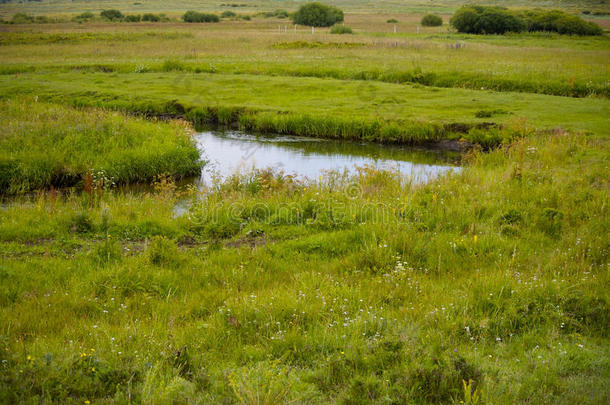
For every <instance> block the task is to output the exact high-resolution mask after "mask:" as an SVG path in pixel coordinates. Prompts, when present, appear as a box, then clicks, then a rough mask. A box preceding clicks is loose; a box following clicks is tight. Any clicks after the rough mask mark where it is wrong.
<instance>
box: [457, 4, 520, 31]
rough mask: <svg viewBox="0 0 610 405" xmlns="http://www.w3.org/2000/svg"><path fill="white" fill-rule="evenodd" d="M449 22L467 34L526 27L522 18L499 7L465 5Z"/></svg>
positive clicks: (515, 29)
mask: <svg viewBox="0 0 610 405" xmlns="http://www.w3.org/2000/svg"><path fill="white" fill-rule="evenodd" d="M450 23H451V25H452V26H453V27H455V29H457V30H458V31H459V32H465V33H468V34H504V33H506V32H521V31H524V30H525V28H526V25H525V22H524V21H523V19H522V18H520V17H518V16H517V15H515V14H514V13H512V12H510V11H508V10H506V9H503V8H500V7H483V6H467V7H462V8H461V9H459V10H458V11H457V12H456V13H455V14H454V15H453V17H451V20H450Z"/></svg>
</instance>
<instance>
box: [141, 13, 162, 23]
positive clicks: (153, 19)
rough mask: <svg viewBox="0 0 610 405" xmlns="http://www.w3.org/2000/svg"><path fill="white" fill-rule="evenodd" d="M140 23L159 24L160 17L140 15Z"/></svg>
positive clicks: (149, 14) (150, 14)
mask: <svg viewBox="0 0 610 405" xmlns="http://www.w3.org/2000/svg"><path fill="white" fill-rule="evenodd" d="M142 21H150V22H159V21H161V17H159V16H158V15H156V14H152V13H146V14H144V15H142Z"/></svg>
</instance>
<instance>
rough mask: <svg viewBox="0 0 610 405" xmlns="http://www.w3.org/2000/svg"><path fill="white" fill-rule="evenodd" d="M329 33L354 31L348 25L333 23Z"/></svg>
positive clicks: (351, 32) (350, 32)
mask: <svg viewBox="0 0 610 405" xmlns="http://www.w3.org/2000/svg"><path fill="white" fill-rule="evenodd" d="M330 33H331V34H353V33H354V32H353V31H352V29H351V28H350V27H346V26H345V25H333V26H332V28H331V29H330Z"/></svg>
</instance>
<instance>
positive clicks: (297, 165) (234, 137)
mask: <svg viewBox="0 0 610 405" xmlns="http://www.w3.org/2000/svg"><path fill="white" fill-rule="evenodd" d="M195 139H196V141H197V146H198V148H199V149H200V151H201V154H202V157H203V158H204V159H205V160H206V161H207V164H206V165H205V167H204V168H203V170H202V173H201V179H200V180H199V182H200V183H203V184H209V183H210V182H211V181H212V179H213V178H215V177H220V178H226V177H227V176H229V175H231V174H234V173H239V172H242V173H243V172H246V171H249V170H251V169H253V168H255V169H266V168H273V169H275V170H278V171H279V170H281V171H283V172H284V174H290V175H295V176H296V177H298V178H301V179H305V178H308V179H313V180H315V179H317V178H318V177H319V176H321V175H323V174H324V173H325V172H327V171H330V170H336V171H340V172H343V171H347V172H348V173H355V172H356V170H357V169H356V168H357V167H364V166H367V165H370V166H374V167H376V168H379V169H394V170H398V171H400V173H402V174H404V175H405V176H406V177H407V178H409V179H411V181H413V182H414V183H426V182H428V181H430V180H431V179H434V178H435V177H437V176H439V175H441V174H444V173H447V172H449V171H454V172H457V171H459V170H460V168H459V167H458V166H456V164H455V162H456V161H457V159H458V157H459V155H458V154H456V153H449V152H446V151H440V150H429V149H416V148H413V147H405V146H396V145H380V144H374V143H361V142H348V141H337V140H325V139H318V138H307V137H295V136H273V137H271V136H255V135H250V134H246V133H243V132H238V131H226V132H218V131H206V132H200V133H198V134H197V135H196V136H195Z"/></svg>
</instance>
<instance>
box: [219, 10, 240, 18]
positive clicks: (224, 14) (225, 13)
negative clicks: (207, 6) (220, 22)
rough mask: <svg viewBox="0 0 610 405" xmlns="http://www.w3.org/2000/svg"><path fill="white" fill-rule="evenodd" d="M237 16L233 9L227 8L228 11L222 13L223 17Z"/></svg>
mask: <svg viewBox="0 0 610 405" xmlns="http://www.w3.org/2000/svg"><path fill="white" fill-rule="evenodd" d="M235 16H237V14H235V13H234V12H232V11H231V10H227V11H223V12H222V13H221V14H220V17H221V18H230V17H235Z"/></svg>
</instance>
